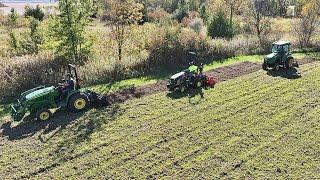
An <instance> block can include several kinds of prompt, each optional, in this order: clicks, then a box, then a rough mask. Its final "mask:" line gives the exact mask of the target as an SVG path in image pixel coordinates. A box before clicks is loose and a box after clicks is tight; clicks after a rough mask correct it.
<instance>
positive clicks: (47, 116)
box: [40, 112, 50, 121]
mask: <svg viewBox="0 0 320 180" xmlns="http://www.w3.org/2000/svg"><path fill="white" fill-rule="evenodd" d="M49 118H50V114H49V113H48V112H42V113H40V119H41V120H43V121H45V120H48V119H49Z"/></svg>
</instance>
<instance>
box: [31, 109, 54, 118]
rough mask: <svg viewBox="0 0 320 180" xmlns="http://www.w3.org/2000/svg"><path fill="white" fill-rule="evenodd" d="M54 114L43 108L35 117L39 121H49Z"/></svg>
mask: <svg viewBox="0 0 320 180" xmlns="http://www.w3.org/2000/svg"><path fill="white" fill-rule="evenodd" d="M51 116H52V113H51V111H50V110H49V109H47V108H43V109H40V110H38V111H37V113H36V115H35V117H36V119H37V120H38V121H47V120H49V119H50V118H51Z"/></svg>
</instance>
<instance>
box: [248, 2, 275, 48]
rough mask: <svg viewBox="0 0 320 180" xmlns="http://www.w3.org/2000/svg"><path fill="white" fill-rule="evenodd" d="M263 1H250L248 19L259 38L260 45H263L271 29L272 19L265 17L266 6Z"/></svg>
mask: <svg viewBox="0 0 320 180" xmlns="http://www.w3.org/2000/svg"><path fill="white" fill-rule="evenodd" d="M264 3H265V2H264V1H263V0H249V2H248V11H247V19H248V24H249V25H250V27H252V28H253V30H254V32H255V33H256V35H257V36H258V38H259V40H260V43H263V42H264V40H265V38H266V36H267V34H268V33H269V32H270V29H271V22H270V19H269V18H268V17H267V16H265V15H264V12H265V5H264Z"/></svg>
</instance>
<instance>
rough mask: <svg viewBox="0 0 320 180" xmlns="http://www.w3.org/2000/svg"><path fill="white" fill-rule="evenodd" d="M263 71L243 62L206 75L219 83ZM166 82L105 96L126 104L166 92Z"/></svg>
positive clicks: (258, 66)
mask: <svg viewBox="0 0 320 180" xmlns="http://www.w3.org/2000/svg"><path fill="white" fill-rule="evenodd" d="M311 62H313V60H312V59H302V60H299V65H303V64H307V63H311ZM260 69H261V63H253V62H242V63H238V64H234V65H230V66H224V67H220V68H216V69H213V70H211V71H207V72H205V74H206V75H208V76H212V77H214V78H215V79H216V80H217V82H222V81H226V80H229V79H234V78H236V77H239V76H243V75H246V74H250V73H253V72H256V71H258V70H260ZM166 83H167V82H166V81H158V82H157V83H155V84H150V85H145V86H139V87H132V88H129V89H123V90H120V91H117V92H114V93H110V94H107V95H105V96H106V98H107V99H108V100H109V102H110V103H111V104H114V103H121V102H125V101H127V100H129V99H132V98H140V97H142V96H147V95H151V94H155V93H158V92H161V91H166V90H167V87H166Z"/></svg>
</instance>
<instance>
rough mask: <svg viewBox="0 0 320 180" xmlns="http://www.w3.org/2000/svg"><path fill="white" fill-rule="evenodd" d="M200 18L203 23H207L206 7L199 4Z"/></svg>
mask: <svg viewBox="0 0 320 180" xmlns="http://www.w3.org/2000/svg"><path fill="white" fill-rule="evenodd" d="M200 17H201V18H202V19H203V21H204V22H207V21H208V18H209V15H208V13H207V9H206V5H205V4H201V6H200Z"/></svg>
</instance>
